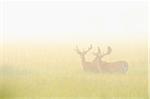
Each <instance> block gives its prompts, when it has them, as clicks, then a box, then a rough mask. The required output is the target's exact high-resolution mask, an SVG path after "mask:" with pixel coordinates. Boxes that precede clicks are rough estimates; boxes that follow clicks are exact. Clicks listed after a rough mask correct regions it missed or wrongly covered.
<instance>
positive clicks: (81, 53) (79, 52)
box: [75, 45, 92, 60]
mask: <svg viewBox="0 0 150 99" xmlns="http://www.w3.org/2000/svg"><path fill="white" fill-rule="evenodd" d="M91 49H92V45H90V47H89V48H88V49H87V50H82V51H80V50H79V48H78V46H76V49H75V51H76V52H77V54H79V55H80V57H81V59H83V60H84V58H85V55H86V54H87V53H88V52H89V51H90V50H91Z"/></svg>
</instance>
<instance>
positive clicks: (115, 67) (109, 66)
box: [94, 46, 128, 73]
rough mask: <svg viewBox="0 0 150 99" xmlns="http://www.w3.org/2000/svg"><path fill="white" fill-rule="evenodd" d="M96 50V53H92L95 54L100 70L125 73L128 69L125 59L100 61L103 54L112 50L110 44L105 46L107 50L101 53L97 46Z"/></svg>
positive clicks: (107, 53)
mask: <svg viewBox="0 0 150 99" xmlns="http://www.w3.org/2000/svg"><path fill="white" fill-rule="evenodd" d="M97 50H98V51H97V53H94V55H95V56H96V59H97V62H98V64H99V66H100V71H101V72H109V73H114V72H119V73H126V72H127V71H128V63H127V62H126V61H116V62H110V63H109V62H105V61H102V58H103V57H104V56H106V55H109V54H110V53H111V52H112V49H111V47H110V46H109V47H108V48H107V52H106V53H103V54H102V53H101V50H100V48H99V47H98V48H97Z"/></svg>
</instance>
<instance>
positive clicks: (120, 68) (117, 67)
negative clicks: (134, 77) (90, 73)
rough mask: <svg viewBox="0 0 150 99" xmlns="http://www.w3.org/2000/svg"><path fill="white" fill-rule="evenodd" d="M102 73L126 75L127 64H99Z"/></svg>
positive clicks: (120, 62)
mask: <svg viewBox="0 0 150 99" xmlns="http://www.w3.org/2000/svg"><path fill="white" fill-rule="evenodd" d="M99 66H100V67H101V70H102V72H109V73H114V72H117V73H126V72H127V70H128V63H127V62H125V61H117V62H112V63H106V62H103V63H100V65H99Z"/></svg>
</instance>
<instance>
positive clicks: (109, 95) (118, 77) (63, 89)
mask: <svg viewBox="0 0 150 99" xmlns="http://www.w3.org/2000/svg"><path fill="white" fill-rule="evenodd" d="M138 45H140V44H138ZM117 46H118V45H117ZM117 46H116V45H112V49H113V51H112V53H111V55H109V56H107V57H105V58H104V60H105V61H109V62H111V61H117V60H126V61H127V62H128V64H129V70H128V73H127V74H118V73H113V74H108V73H105V74H104V73H89V72H84V71H83V70H82V66H81V64H80V57H79V56H78V55H77V54H76V52H75V51H74V47H75V45H74V44H73V45H65V46H64V45H62V46H58V45H25V44H24V45H11V46H10V45H9V46H5V48H1V51H0V52H1V55H3V57H2V56H1V57H0V60H1V62H0V66H1V70H0V86H1V87H0V96H1V99H21V98H22V99H33V98H35V99H43V98H44V99H148V69H147V66H148V65H147V47H146V44H145V45H143V44H141V45H140V46H137V45H135V46H133V44H132V43H130V45H129V44H126V46H121V45H119V47H117ZM127 46H129V47H128V48H127ZM141 46H142V47H141ZM79 47H81V48H86V47H87V46H79ZM102 49H103V50H104V51H105V50H106V46H102ZM135 49H136V50H135ZM95 50H96V49H93V51H95ZM92 59H93V56H92V54H91V53H89V54H88V56H87V60H89V61H90V60H92Z"/></svg>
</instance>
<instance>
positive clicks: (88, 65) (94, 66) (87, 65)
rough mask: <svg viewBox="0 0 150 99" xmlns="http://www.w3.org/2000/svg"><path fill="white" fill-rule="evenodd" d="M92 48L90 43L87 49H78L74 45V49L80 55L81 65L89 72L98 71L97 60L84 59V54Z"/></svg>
mask: <svg viewBox="0 0 150 99" xmlns="http://www.w3.org/2000/svg"><path fill="white" fill-rule="evenodd" d="M91 49H92V45H90V47H89V48H88V49H87V50H83V51H80V50H79V48H78V47H77V46H76V49H75V51H76V52H77V54H79V55H80V57H81V65H82V66H83V69H84V71H90V72H99V66H98V65H97V63H98V62H96V60H94V61H92V62H90V61H86V58H85V55H86V54H87V53H88V52H89V51H90V50H91Z"/></svg>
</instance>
